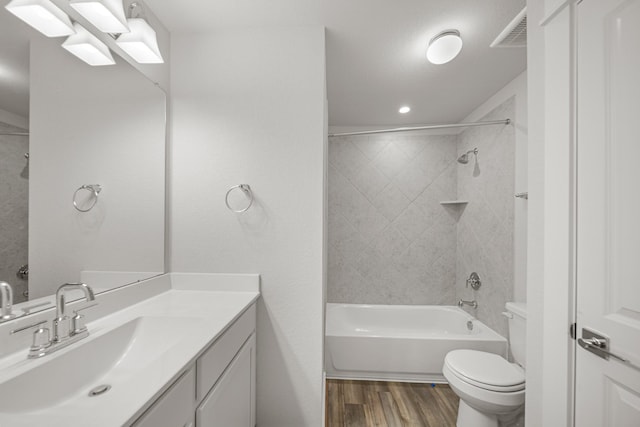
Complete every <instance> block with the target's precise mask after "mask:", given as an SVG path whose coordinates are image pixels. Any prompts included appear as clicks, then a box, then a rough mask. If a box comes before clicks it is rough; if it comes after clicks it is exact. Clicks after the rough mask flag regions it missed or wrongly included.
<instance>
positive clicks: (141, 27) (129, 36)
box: [116, 18, 164, 64]
mask: <svg viewBox="0 0 640 427" xmlns="http://www.w3.org/2000/svg"><path fill="white" fill-rule="evenodd" d="M127 24H128V25H129V29H130V30H131V31H130V32H128V33H124V34H120V36H119V37H118V38H117V39H116V43H117V44H118V46H120V48H122V50H124V51H125V52H126V53H127V54H128V55H129V56H131V57H132V58H133V59H134V60H135V61H136V62H138V63H140V64H162V63H163V62H164V60H163V59H162V54H161V53H160V48H159V47H158V39H157V38H156V32H155V30H154V29H153V28H151V25H149V24H148V23H147V21H145V20H144V19H142V18H132V19H127Z"/></svg>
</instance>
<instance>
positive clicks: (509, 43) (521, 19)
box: [490, 7, 527, 47]
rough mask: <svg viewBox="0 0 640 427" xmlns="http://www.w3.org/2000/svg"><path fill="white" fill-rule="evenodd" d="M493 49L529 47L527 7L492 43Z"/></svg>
mask: <svg viewBox="0 0 640 427" xmlns="http://www.w3.org/2000/svg"><path fill="white" fill-rule="evenodd" d="M490 46H491V47H526V46H527V8H526V7H525V8H524V9H522V11H521V12H520V13H519V14H518V15H517V16H516V17H515V18H513V20H512V21H511V22H509V25H507V26H506V28H505V29H504V30H502V32H501V33H500V34H499V35H498V37H496V39H495V40H494V41H493V43H491V45H490Z"/></svg>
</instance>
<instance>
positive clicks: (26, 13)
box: [5, 0, 73, 37]
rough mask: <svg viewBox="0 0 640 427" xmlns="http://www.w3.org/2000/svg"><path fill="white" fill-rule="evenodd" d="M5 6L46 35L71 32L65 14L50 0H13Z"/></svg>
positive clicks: (64, 34)
mask: <svg viewBox="0 0 640 427" xmlns="http://www.w3.org/2000/svg"><path fill="white" fill-rule="evenodd" d="M5 8H6V9H7V10H8V11H9V12H11V13H13V14H14V15H15V16H17V17H18V18H20V19H21V20H23V21H24V22H26V23H27V24H29V25H30V26H32V27H33V28H35V29H36V30H38V31H40V32H41V33H42V34H44V35H45V36H47V37H61V36H68V35H71V34H73V24H71V20H70V19H69V17H68V16H67V14H66V13H64V12H63V11H62V10H60V9H59V8H58V6H56V5H54V4H53V3H52V2H51V1H50V0H13V1H11V2H9V4H8V5H6V6H5Z"/></svg>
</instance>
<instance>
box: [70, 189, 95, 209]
mask: <svg viewBox="0 0 640 427" xmlns="http://www.w3.org/2000/svg"><path fill="white" fill-rule="evenodd" d="M82 190H86V191H90V192H91V193H93V197H92V199H93V203H91V205H90V206H89V207H88V208H86V209H82V208H81V207H79V206H78V201H77V200H76V198H77V197H78V192H80V191H82ZM100 191H102V187H101V186H100V184H85V185H82V186H80V188H78V189H77V190H76V191H75V193H73V207H74V208H76V210H78V211H80V212H89V211H90V210H91V209H93V207H94V206H95V205H96V203H98V194H99V193H100Z"/></svg>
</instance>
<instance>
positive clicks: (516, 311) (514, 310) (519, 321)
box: [505, 302, 527, 368]
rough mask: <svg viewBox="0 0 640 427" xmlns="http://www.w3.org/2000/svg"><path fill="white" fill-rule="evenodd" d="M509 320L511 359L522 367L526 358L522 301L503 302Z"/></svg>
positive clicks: (525, 322) (524, 308)
mask: <svg viewBox="0 0 640 427" xmlns="http://www.w3.org/2000/svg"><path fill="white" fill-rule="evenodd" d="M505 308H506V309H507V313H508V316H507V318H508V322H509V345H510V346H511V353H512V354H513V359H514V361H515V362H516V363H518V364H519V365H520V366H522V367H523V368H524V367H525V359H526V346H525V344H526V342H527V304H526V303H523V302H508V303H506V304H505Z"/></svg>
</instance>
